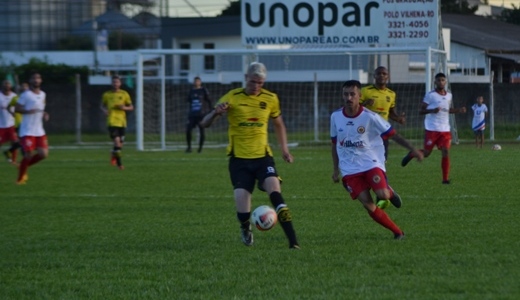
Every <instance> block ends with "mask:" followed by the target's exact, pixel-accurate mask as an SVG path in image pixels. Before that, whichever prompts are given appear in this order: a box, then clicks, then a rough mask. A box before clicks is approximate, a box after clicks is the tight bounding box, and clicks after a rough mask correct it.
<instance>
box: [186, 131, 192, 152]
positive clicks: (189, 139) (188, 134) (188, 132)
mask: <svg viewBox="0 0 520 300" xmlns="http://www.w3.org/2000/svg"><path fill="white" fill-rule="evenodd" d="M186 144H188V149H191V130H188V131H186Z"/></svg>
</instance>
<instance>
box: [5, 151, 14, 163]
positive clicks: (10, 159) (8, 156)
mask: <svg viewBox="0 0 520 300" xmlns="http://www.w3.org/2000/svg"><path fill="white" fill-rule="evenodd" d="M4 156H5V159H6V160H7V161H8V162H10V163H12V162H13V154H12V153H11V151H9V150H5V151H4Z"/></svg>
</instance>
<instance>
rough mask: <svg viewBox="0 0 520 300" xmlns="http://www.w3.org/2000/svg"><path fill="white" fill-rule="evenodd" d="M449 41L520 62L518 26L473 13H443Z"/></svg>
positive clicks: (519, 30) (443, 24) (519, 28)
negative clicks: (449, 34) (448, 29)
mask: <svg viewBox="0 0 520 300" xmlns="http://www.w3.org/2000/svg"><path fill="white" fill-rule="evenodd" d="M442 27H444V28H450V29H451V41H452V42H455V43H458V44H463V45H466V46H470V47H473V48H477V49H482V50H484V51H486V53H487V54H488V55H489V56H492V57H498V58H503V59H507V60H513V61H515V62H520V39H519V38H518V37H519V36H520V26H519V25H515V24H510V23H505V22H501V21H497V20H493V19H490V18H486V17H482V16H475V15H457V14H443V15H442Z"/></svg>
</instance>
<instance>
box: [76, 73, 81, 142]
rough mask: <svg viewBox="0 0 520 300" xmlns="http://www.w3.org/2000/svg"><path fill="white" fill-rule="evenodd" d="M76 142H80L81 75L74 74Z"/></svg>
mask: <svg viewBox="0 0 520 300" xmlns="http://www.w3.org/2000/svg"><path fill="white" fill-rule="evenodd" d="M76 143H77V144H81V75H80V74H76Z"/></svg>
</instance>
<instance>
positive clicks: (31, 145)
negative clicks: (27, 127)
mask: <svg viewBox="0 0 520 300" xmlns="http://www.w3.org/2000/svg"><path fill="white" fill-rule="evenodd" d="M21 144H22V148H23V151H25V153H30V152H31V151H33V150H36V149H37V148H43V149H47V148H48V147H49V146H48V145H47V136H46V135H43V136H29V135H27V136H24V137H22V139H21Z"/></svg>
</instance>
